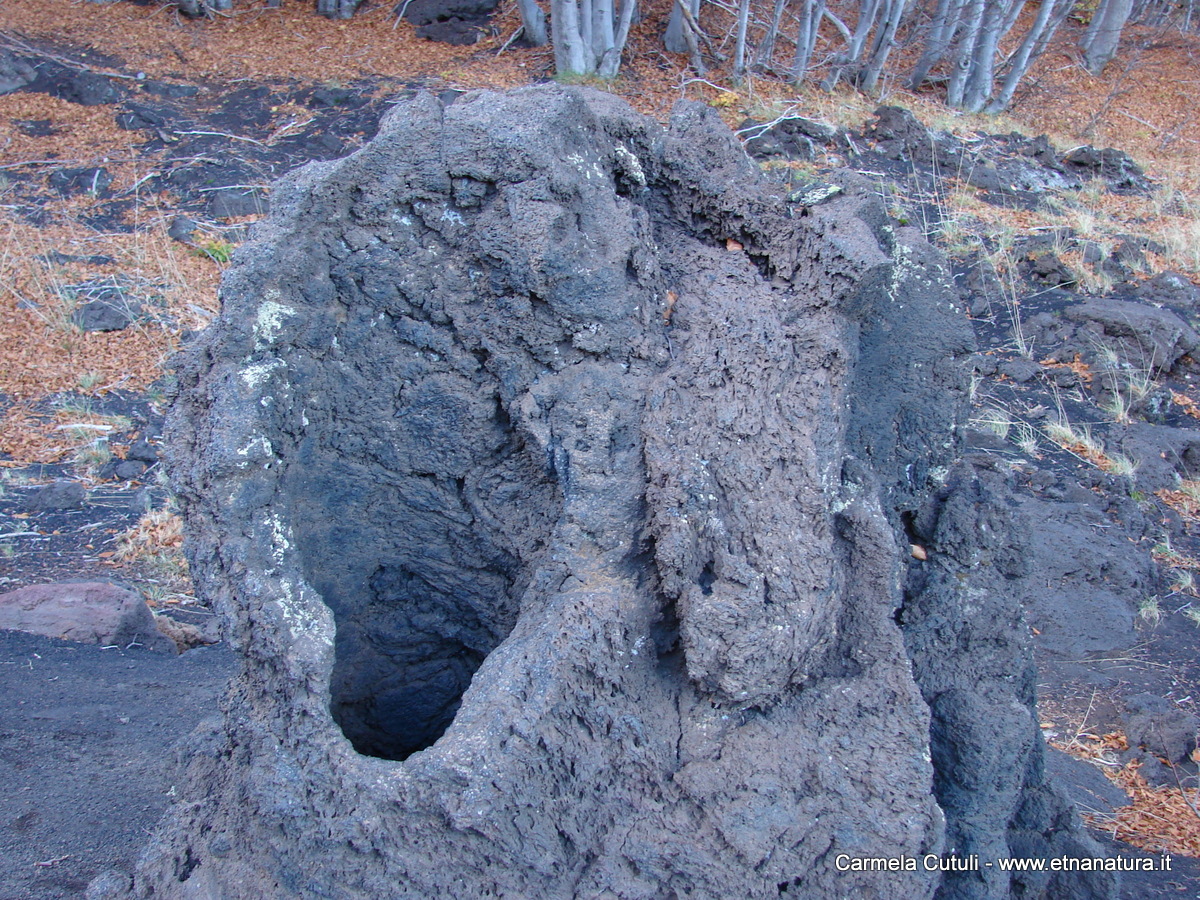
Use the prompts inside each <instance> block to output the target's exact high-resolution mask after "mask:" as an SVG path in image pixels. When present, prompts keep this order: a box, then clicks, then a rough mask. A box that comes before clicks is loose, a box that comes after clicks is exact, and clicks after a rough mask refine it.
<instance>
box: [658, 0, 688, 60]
mask: <svg viewBox="0 0 1200 900" xmlns="http://www.w3.org/2000/svg"><path fill="white" fill-rule="evenodd" d="M687 2H688V0H675V3H674V4H673V5H672V6H671V17H670V18H669V19H667V30H666V32H665V33H664V34H663V47H664V48H665V49H666V51H667V52H668V53H688V52H690V51H691V49H692V44H694V43H695V36H694V35H693V40H692V41H691V42H689V41H688V27H687V22H685V21H684V19H683V7H682V4H684V3H687Z"/></svg>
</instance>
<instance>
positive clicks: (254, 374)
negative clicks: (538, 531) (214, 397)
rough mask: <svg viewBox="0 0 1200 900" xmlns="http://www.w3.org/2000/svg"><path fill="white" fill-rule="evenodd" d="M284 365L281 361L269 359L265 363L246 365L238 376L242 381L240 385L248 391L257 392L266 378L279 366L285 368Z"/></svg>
mask: <svg viewBox="0 0 1200 900" xmlns="http://www.w3.org/2000/svg"><path fill="white" fill-rule="evenodd" d="M285 365H286V363H285V362H284V361H283V360H282V359H271V360H267V361H266V362H260V363H248V364H247V365H245V366H243V367H242V369H241V371H239V372H238V376H239V377H240V378H241V379H242V383H243V384H245V385H246V387H248V388H249V389H250V390H252V391H257V390H258V389H259V388H260V387H261V386H262V385H263V384H264V383H265V382H266V380H267V379H268V378H270V377H271V373H272V372H274V371H275V370H276V369H278V368H279V367H280V366H285Z"/></svg>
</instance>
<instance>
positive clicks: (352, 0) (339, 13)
mask: <svg viewBox="0 0 1200 900" xmlns="http://www.w3.org/2000/svg"><path fill="white" fill-rule="evenodd" d="M222 2H224V4H225V5H224V6H221V5H220V4H221V3H222ZM358 4H359V0H317V14H318V15H321V16H324V17H325V18H327V19H349V18H350V17H351V16H353V15H354V10H355V9H356V8H357V7H358ZM204 5H205V6H208V7H209V8H210V9H229V7H230V3H229V2H228V0H206V2H205V4H204Z"/></svg>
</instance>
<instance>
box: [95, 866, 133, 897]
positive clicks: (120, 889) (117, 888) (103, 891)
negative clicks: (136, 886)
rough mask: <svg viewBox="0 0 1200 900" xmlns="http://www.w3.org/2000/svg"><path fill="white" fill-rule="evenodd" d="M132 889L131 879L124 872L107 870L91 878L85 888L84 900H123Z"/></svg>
mask: <svg viewBox="0 0 1200 900" xmlns="http://www.w3.org/2000/svg"><path fill="white" fill-rule="evenodd" d="M132 889H133V879H132V878H130V877H129V876H128V875H126V874H125V873H124V872H118V871H117V870H116V869H109V870H108V871H107V872H101V873H100V874H99V875H97V876H96V877H95V878H93V879H92V880H91V881H90V882H89V883H88V886H87V893H85V894H84V895H83V896H84V900H125V898H126V897H128V896H129V892H130V891H131V890H132Z"/></svg>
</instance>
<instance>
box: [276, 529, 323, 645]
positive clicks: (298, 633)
mask: <svg viewBox="0 0 1200 900" xmlns="http://www.w3.org/2000/svg"><path fill="white" fill-rule="evenodd" d="M266 526H267V530H268V531H269V533H270V536H271V537H270V541H271V559H272V561H273V562H274V564H275V565H276V566H277V567H278V568H279V569H280V570H284V569H285V568H286V564H287V562H288V556H289V555H290V553H291V552H292V549H293V546H294V545H293V541H292V536H291V530H290V529H289V528H288V527H287V525H285V524H284V522H283V520H282V519H281V518H280V517H279V516H278V515H277V514H275V513H271V514H270V515H268V516H267V520H266ZM310 591H311V589H310V588H308V586H307V585H306V584H304V583H303V582H296V581H294V580H293V579H290V578H280V579H279V580H278V590H277V593H276V595H275V602H276V604H277V606H278V609H279V615H280V618H281V619H283V622H284V624H285V625H286V626H287V630H288V633H289V634H290V635H291V637H292V640H296V639H298V638H300V637H309V638H313V639H316V640H318V641H320V642H321V643H323V644H328V645H332V644H333V633H334V624H333V615H332V613H331V612H330V610H329V607H327V606H326V605H325V604H324V603H318V602H314V601H313V600H312V599H311V597H310V596H308V595H309V594H310Z"/></svg>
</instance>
